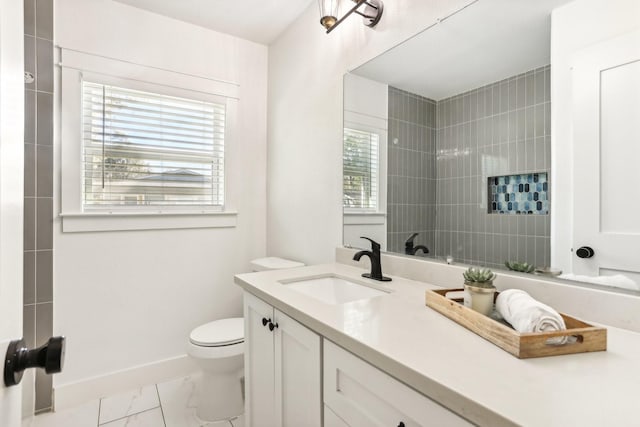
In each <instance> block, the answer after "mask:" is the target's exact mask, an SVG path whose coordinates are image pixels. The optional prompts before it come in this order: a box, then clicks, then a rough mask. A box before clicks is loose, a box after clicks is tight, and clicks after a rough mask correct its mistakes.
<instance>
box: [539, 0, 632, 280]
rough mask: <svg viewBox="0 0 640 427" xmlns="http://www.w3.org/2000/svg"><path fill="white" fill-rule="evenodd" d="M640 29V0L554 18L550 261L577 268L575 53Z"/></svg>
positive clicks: (579, 6) (580, 7)
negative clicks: (573, 64)
mask: <svg viewBox="0 0 640 427" xmlns="http://www.w3.org/2000/svg"><path fill="white" fill-rule="evenodd" d="M635 28H640V2H638V0H606V1H605V0H576V1H574V2H572V3H569V4H567V5H565V6H562V7H559V8H558V9H556V10H554V11H553V13H552V17H551V100H552V102H551V117H552V120H551V162H552V166H551V183H552V184H551V185H552V189H553V191H552V193H551V211H552V215H551V264H552V265H553V266H554V267H557V268H560V269H562V270H564V271H567V272H568V271H572V262H573V257H574V255H573V254H572V252H571V247H572V246H573V206H572V205H573V202H572V197H570V195H572V194H573V186H574V182H573V159H574V156H576V155H579V151H578V150H577V149H575V144H576V143H577V142H575V141H574V140H573V129H572V122H573V112H572V109H571V103H572V98H571V86H572V81H571V69H570V64H571V60H572V57H573V56H574V54H575V53H576V52H578V51H579V50H581V49H584V48H586V47H588V46H591V45H593V44H595V43H597V42H600V41H603V40H606V39H609V38H612V37H615V36H618V35H621V34H624V33H626V32H628V31H631V30H633V29H635Z"/></svg>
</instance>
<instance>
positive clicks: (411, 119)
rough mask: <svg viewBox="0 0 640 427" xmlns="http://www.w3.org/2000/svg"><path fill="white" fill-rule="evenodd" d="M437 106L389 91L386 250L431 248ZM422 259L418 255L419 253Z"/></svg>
mask: <svg viewBox="0 0 640 427" xmlns="http://www.w3.org/2000/svg"><path fill="white" fill-rule="evenodd" d="M435 135H436V103H435V102H434V101H432V100H430V99H427V98H424V97H422V96H419V95H414V94H412V93H409V92H405V91H402V90H399V89H395V88H392V87H389V135H388V147H389V149H388V178H389V181H388V187H387V188H388V190H387V215H388V225H387V250H388V251H390V252H404V242H405V240H406V239H407V238H408V237H409V236H410V235H411V234H412V233H420V234H419V235H418V236H417V237H416V238H415V240H414V242H415V244H416V245H425V246H426V247H428V248H429V249H430V250H432V249H431V248H433V246H434V243H435V227H436V205H435V203H436V155H435V149H436V143H435ZM418 255H420V256H422V255H423V253H422V252H418Z"/></svg>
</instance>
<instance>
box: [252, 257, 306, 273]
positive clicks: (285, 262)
mask: <svg viewBox="0 0 640 427" xmlns="http://www.w3.org/2000/svg"><path fill="white" fill-rule="evenodd" d="M296 267H304V264H303V263H301V262H297V261H291V260H289V259H284V258H278V257H267V258H258V259H254V260H253V261H251V271H267V270H282V269H285V268H296Z"/></svg>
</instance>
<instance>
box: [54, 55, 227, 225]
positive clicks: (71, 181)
mask: <svg viewBox="0 0 640 427" xmlns="http://www.w3.org/2000/svg"><path fill="white" fill-rule="evenodd" d="M60 56H61V59H62V62H61V64H60V80H59V82H60V85H61V88H60V89H61V90H59V91H58V92H59V93H60V106H61V110H60V111H61V112H60V117H59V120H60V134H59V137H60V159H61V172H60V175H61V176H60V178H61V185H60V190H61V194H60V211H61V213H60V217H61V218H62V231H63V232H86V231H114V230H140V229H163V228H170V229H171V228H217V227H234V226H235V225H236V216H237V212H235V211H234V210H233V209H232V208H230V206H232V205H233V201H232V200H230V196H231V194H230V192H229V189H228V185H229V180H228V176H229V173H228V164H229V162H228V159H229V146H230V145H232V144H233V143H234V142H233V141H234V134H235V129H236V123H237V109H238V93H239V87H238V85H236V84H234V83H229V82H222V81H218V80H213V79H208V78H203V77H199V76H193V75H187V74H183V73H177V72H174V71H169V70H164V69H159V68H154V67H147V66H143V65H139V64H133V63H130V62H123V61H119V60H115V59H110V58H105V57H99V56H95V55H91V54H86V53H82V52H77V51H73V50H68V49H61V52H60ZM104 70H108V71H109V72H108V73H106V72H104ZM140 76H143V77H144V80H142V79H141V78H140ZM83 80H87V81H91V82H94V83H100V84H107V85H113V86H119V87H124V88H127V89H133V90H141V91H146V92H153V93H158V94H162V95H169V96H177V97H182V98H190V99H194V100H202V101H207V102H216V103H221V104H224V105H225V109H226V123H225V136H224V158H225V162H224V176H225V180H224V188H223V190H222V191H223V194H224V203H223V206H206V205H198V206H191V207H187V206H122V207H120V206H105V207H97V208H96V207H91V208H90V209H85V208H84V206H83V204H84V200H83V191H82V176H83V164H82V152H83V139H82V135H83V134H82V132H83V129H82V108H83V105H82V81H83Z"/></svg>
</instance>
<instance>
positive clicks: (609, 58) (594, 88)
mask: <svg viewBox="0 0 640 427" xmlns="http://www.w3.org/2000/svg"><path fill="white" fill-rule="evenodd" d="M572 75H573V89H574V90H573V111H574V118H573V133H574V144H575V147H576V148H575V149H576V153H577V155H576V156H575V157H574V162H575V163H574V187H575V191H574V227H575V228H574V242H573V251H574V257H573V271H574V272H575V273H577V274H585V275H589V276H598V275H605V276H606V275H611V274H619V273H622V274H625V275H627V276H628V277H630V278H631V279H632V280H635V282H636V283H637V284H638V285H640V257H638V253H637V251H638V248H639V247H640V221H638V210H639V209H640V198H639V197H638V194H639V192H638V185H637V174H638V158H639V157H640V144H639V143H638V141H639V139H640V31H635V32H631V33H628V34H626V35H623V36H620V37H616V38H613V39H610V40H607V41H605V42H602V43H599V44H597V45H595V46H592V47H589V48H587V49H585V50H583V51H581V52H579V53H578V54H577V55H576V57H575V58H574V62H573V71H572ZM582 246H587V247H591V248H592V249H593V251H594V253H595V255H593V257H591V258H579V257H578V256H576V255H578V254H580V255H582V254H583V252H581V253H578V252H577V250H578V248H580V247H582Z"/></svg>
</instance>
